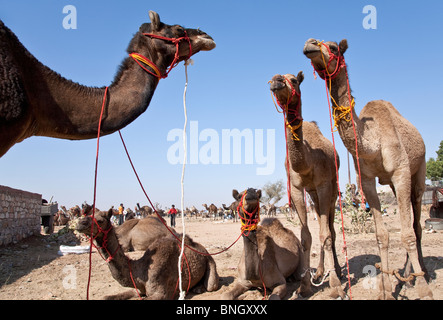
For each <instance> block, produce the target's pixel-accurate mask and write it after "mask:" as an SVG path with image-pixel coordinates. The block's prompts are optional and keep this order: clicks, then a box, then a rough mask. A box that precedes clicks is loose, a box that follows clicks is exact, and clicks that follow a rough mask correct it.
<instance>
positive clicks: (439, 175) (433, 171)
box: [426, 140, 443, 181]
mask: <svg viewBox="0 0 443 320" xmlns="http://www.w3.org/2000/svg"><path fill="white" fill-rule="evenodd" d="M436 153H437V159H434V158H429V160H428V162H426V178H428V179H429V180H431V181H439V180H442V179H443V140H442V141H441V142H440V147H439V148H438V150H437V151H436Z"/></svg>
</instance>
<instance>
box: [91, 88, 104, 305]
mask: <svg viewBox="0 0 443 320" xmlns="http://www.w3.org/2000/svg"><path fill="white" fill-rule="evenodd" d="M107 94H108V87H106V88H105V94H104V95H103V102H102V110H101V112H100V118H99V121H98V132H97V153H96V155H95V175H94V198H93V203H92V219H93V220H94V214H95V199H96V196H97V170H98V154H99V148H100V130H101V125H102V118H103V111H104V110H105V104H106V96H107ZM93 231H94V224H93V223H91V245H90V247H89V273H88V285H87V288H86V299H87V300H89V286H90V284H91V273H92V246H93V242H92V241H93V237H92V234H93Z"/></svg>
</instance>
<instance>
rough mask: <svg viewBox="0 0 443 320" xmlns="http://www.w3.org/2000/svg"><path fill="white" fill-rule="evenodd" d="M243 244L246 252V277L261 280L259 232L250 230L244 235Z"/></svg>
mask: <svg viewBox="0 0 443 320" xmlns="http://www.w3.org/2000/svg"><path fill="white" fill-rule="evenodd" d="M243 246H244V249H243V250H244V252H245V260H244V262H245V273H246V277H245V279H248V280H259V279H260V270H259V265H260V263H261V261H260V256H259V255H258V245H257V232H256V231H255V230H254V231H250V232H249V234H248V231H246V232H245V234H244V235H243Z"/></svg>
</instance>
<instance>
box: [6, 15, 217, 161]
mask: <svg viewBox="0 0 443 320" xmlns="http://www.w3.org/2000/svg"><path fill="white" fill-rule="evenodd" d="M149 17H150V19H151V23H144V24H142V25H141V26H140V29H139V30H138V31H137V32H136V33H135V35H134V37H133V38H132V40H131V41H130V43H129V46H128V49H127V51H128V53H129V56H128V57H127V58H125V59H124V61H123V62H122V64H121V65H120V68H119V70H118V72H117V74H116V76H115V79H114V81H113V82H112V84H111V85H110V86H109V87H106V88H96V87H86V86H82V85H80V84H77V83H74V82H72V81H70V80H67V79H65V78H63V77H62V76H61V75H59V74H58V73H56V72H54V71H52V70H51V69H49V68H48V67H47V66H45V65H43V64H42V63H41V62H39V61H38V60H37V59H36V58H35V57H34V56H33V55H32V54H31V53H30V52H29V51H28V50H27V49H26V48H25V47H24V46H23V45H22V44H21V43H20V41H19V40H18V39H17V37H16V36H15V34H14V33H13V32H12V31H11V30H9V29H8V28H7V27H6V26H5V25H4V23H3V22H2V21H0V43H1V46H0V70H3V71H4V72H0V92H1V93H2V97H1V99H0V124H1V125H0V157H1V156H3V155H4V154H5V153H6V152H7V151H8V150H9V149H10V148H11V147H12V146H13V145H14V144H16V143H18V142H21V141H23V140H24V139H26V138H29V137H31V136H46V137H53V138H59V139H69V140H84V139H92V138H96V137H97V133H98V129H97V127H98V126H97V124H98V122H99V117H100V112H101V109H100V106H101V105H102V101H103V97H104V95H105V92H107V100H106V103H105V106H104V107H105V110H104V117H103V120H102V123H101V133H100V134H101V135H102V136H103V135H108V134H111V133H113V132H115V131H118V130H120V129H122V128H124V127H125V126H127V125H128V124H129V123H131V122H132V121H134V120H135V119H136V118H137V117H138V116H140V115H141V114H142V113H143V112H145V111H146V109H147V107H148V105H149V103H150V101H151V99H152V96H153V94H154V91H155V89H156V87H157V85H158V83H159V79H161V78H164V77H166V76H167V75H168V73H169V72H170V71H171V69H172V68H173V67H174V66H175V65H176V64H177V63H178V62H180V61H183V60H185V59H188V58H189V57H190V56H192V55H194V54H196V53H197V52H199V51H207V50H212V49H213V48H214V47H215V42H214V41H213V40H212V38H211V37H210V36H209V35H207V34H206V33H204V32H202V31H200V30H199V29H185V28H183V27H181V26H179V25H167V24H165V23H163V22H161V21H160V17H159V15H158V14H157V13H155V12H153V11H150V12H149Z"/></svg>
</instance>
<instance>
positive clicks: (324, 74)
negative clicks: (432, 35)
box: [311, 42, 361, 300]
mask: <svg viewBox="0 0 443 320" xmlns="http://www.w3.org/2000/svg"><path fill="white" fill-rule="evenodd" d="M321 44H322V45H323V46H324V47H326V49H327V50H328V52H329V60H328V63H327V65H326V66H325V69H324V70H322V71H319V70H316V69H315V67H314V70H315V71H317V72H318V74H319V76H320V77H321V78H322V79H324V80H325V87H326V97H327V101H328V108H329V121H330V125H331V135H332V144H333V146H334V160H335V174H336V177H337V189H338V199H339V205H340V215H341V223H342V234H343V253H344V254H345V259H346V268H347V272H348V285H349V298H350V299H351V300H352V291H351V278H350V272H349V261H348V249H347V248H348V247H347V244H346V236H345V228H344V219H343V206H342V201H341V193H340V180H339V173H338V161H337V151H336V149H335V138H334V125H333V121H332V118H333V117H332V108H331V101H330V97H329V87H328V81H331V80H332V79H334V78H335V77H336V76H337V75H338V74H339V71H340V70H341V69H342V68H345V72H346V78H348V74H347V70H346V63H345V60H344V56H343V55H340V53H339V55H335V54H333V53H332V52H331V50H330V49H329V46H327V45H325V44H324V43H323V42H322V43H321ZM320 50H321V48H320ZM333 59H336V60H337V64H336V67H335V70H334V72H333V73H332V74H330V73H329V70H328V67H329V65H330V64H331V62H332V60H333ZM311 64H312V62H311ZM348 92H349V80H348ZM349 106H350V107H351V98H350V93H349ZM351 119H352V112H351ZM352 125H353V126H354V121H352ZM354 135H355V142H356V143H357V136H356V132H355V128H354ZM357 162H358V156H357ZM358 167H359V170H360V166H359V165H358ZM359 172H360V171H359ZM360 185H361V180H360Z"/></svg>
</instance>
